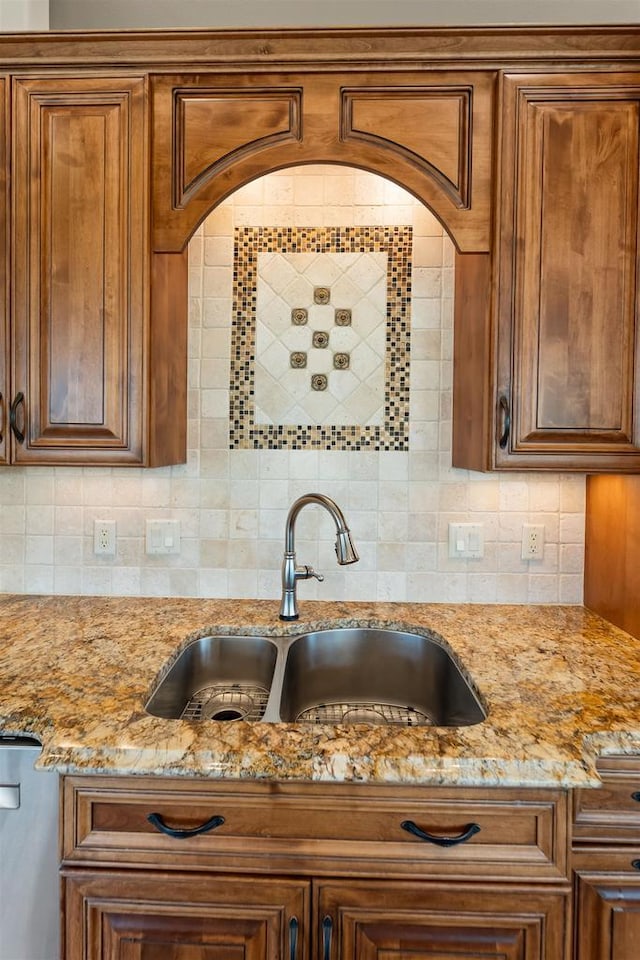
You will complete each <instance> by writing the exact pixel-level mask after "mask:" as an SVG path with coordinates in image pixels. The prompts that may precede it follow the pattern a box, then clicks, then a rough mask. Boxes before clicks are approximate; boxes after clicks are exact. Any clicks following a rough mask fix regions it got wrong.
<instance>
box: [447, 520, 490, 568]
mask: <svg viewBox="0 0 640 960" xmlns="http://www.w3.org/2000/svg"><path fill="white" fill-rule="evenodd" d="M449 556H450V557H452V558H454V559H455V558H458V559H465V558H466V559H478V558H480V557H484V525H483V524H482V523H450V524H449Z"/></svg>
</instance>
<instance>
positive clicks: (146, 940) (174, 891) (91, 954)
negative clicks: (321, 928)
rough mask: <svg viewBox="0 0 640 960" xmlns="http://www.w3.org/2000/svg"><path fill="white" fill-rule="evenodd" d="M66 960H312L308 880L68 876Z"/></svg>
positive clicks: (166, 875)
mask: <svg viewBox="0 0 640 960" xmlns="http://www.w3.org/2000/svg"><path fill="white" fill-rule="evenodd" d="M63 885H64V898H65V915H66V921H65V928H66V929H65V954H64V955H65V957H66V958H67V960H81V958H82V960H278V958H281V957H282V958H285V957H286V958H294V957H295V958H296V960H307V958H308V957H309V953H308V951H307V948H306V943H305V934H306V929H305V928H306V924H305V918H306V916H307V915H308V904H309V882H308V881H304V880H295V879H279V878H273V877H269V878H266V877H234V876H218V877H212V876H211V875H209V874H195V875H194V874H191V875H190V874H182V873H180V874H173V873H171V874H169V873H151V874H140V873H137V872H135V871H102V872H95V873H91V872H85V871H80V872H78V871H75V872H74V871H69V872H67V873H66V874H65V875H64V876H63Z"/></svg>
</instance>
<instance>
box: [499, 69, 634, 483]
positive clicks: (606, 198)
mask: <svg viewBox="0 0 640 960" xmlns="http://www.w3.org/2000/svg"><path fill="white" fill-rule="evenodd" d="M503 107H504V112H503V136H502V178H501V183H500V184H499V194H500V197H501V209H500V234H499V246H498V248H497V253H498V256H497V277H498V299H497V308H498V370H497V383H496V388H497V396H496V398H495V400H496V403H495V420H496V422H495V424H494V427H495V434H494V437H495V442H494V445H493V450H494V463H495V465H496V466H498V467H499V468H506V467H514V468H516V469H518V468H521V467H533V468H541V469H560V470H565V469H567V470H572V469H577V470H589V471H599V470H614V471H625V470H629V471H638V470H640V425H639V422H638V412H639V408H640V403H639V396H640V395H639V389H638V375H639V349H638V334H637V332H636V320H637V311H638V291H637V268H638V172H639V169H640V142H639V131H640V77H639V76H637V75H611V74H577V75H543V76H508V77H506V78H505V81H504V98H503Z"/></svg>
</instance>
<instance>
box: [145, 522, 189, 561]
mask: <svg viewBox="0 0 640 960" xmlns="http://www.w3.org/2000/svg"><path fill="white" fill-rule="evenodd" d="M145 549H146V552H147V553H148V554H150V555H156V556H157V555H159V554H163V553H180V521H179V520H147V523H146V546H145Z"/></svg>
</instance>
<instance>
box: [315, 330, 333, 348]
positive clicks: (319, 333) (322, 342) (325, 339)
mask: <svg viewBox="0 0 640 960" xmlns="http://www.w3.org/2000/svg"><path fill="white" fill-rule="evenodd" d="M312 343H313V345H314V347H319V348H320V349H321V350H324V349H325V348H326V347H328V346H329V334H328V333H326V331H324V330H314V331H313V339H312Z"/></svg>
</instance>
